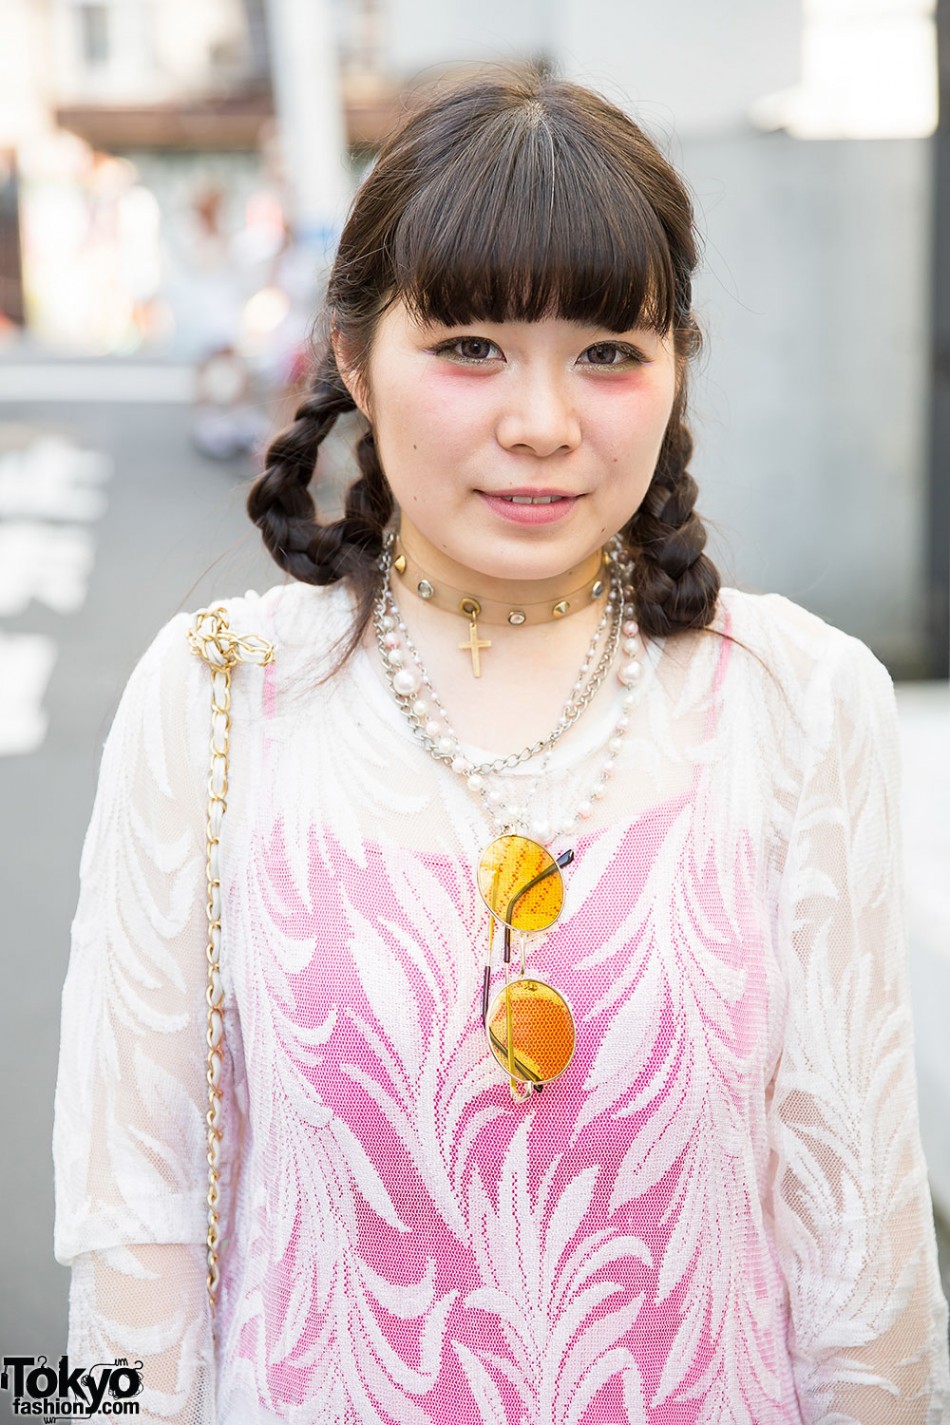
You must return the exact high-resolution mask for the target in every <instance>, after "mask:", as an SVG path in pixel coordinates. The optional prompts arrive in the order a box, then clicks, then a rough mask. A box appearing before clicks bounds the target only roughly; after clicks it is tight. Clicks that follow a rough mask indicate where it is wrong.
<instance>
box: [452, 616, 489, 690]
mask: <svg viewBox="0 0 950 1425" xmlns="http://www.w3.org/2000/svg"><path fill="white" fill-rule="evenodd" d="M481 611H482V610H481V606H480V605H479V604H478V603H477V602H476V601H475V600H474V599H471V600H469V599H466V600H465V602H464V604H463V605H462V612H463V613H466V614H468V616H469V618H470V619H471V620H472V622H471V624H470V626H469V630H468V642H467V643H460V644H459V648H465V649H467V650H468V651H469V653H471V655H472V672H473V673H474V674H475V677H476V678H480V677H481V676H482V670H481V667H480V666H479V661H478V651H479V649H480V648H491V639H489V638H484V639H482V638H479V636H478V623H477V622H476V620H477V618H478V615H479V614H480V613H481Z"/></svg>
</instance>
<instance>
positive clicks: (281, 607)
mask: <svg viewBox="0 0 950 1425" xmlns="http://www.w3.org/2000/svg"><path fill="white" fill-rule="evenodd" d="M208 614H215V615H217V616H218V622H217V624H216V627H223V626H225V625H226V628H227V631H228V632H229V633H230V634H232V635H233V636H234V637H235V638H237V639H242V640H248V641H251V644H252V646H253V643H254V642H255V641H256V640H263V641H265V642H267V643H269V644H271V646H272V647H273V650H274V657H275V660H280V659H281V655H282V654H286V655H289V656H293V655H295V654H297V653H298V652H299V651H300V649H301V648H304V647H306V648H309V649H310V650H315V649H318V648H320V647H322V646H325V645H326V644H327V642H328V641H329V640H332V639H333V638H336V637H338V636H339V635H340V634H341V633H342V632H343V631H344V630H345V629H346V627H347V626H348V623H349V621H350V619H351V618H352V616H353V600H352V596H351V594H350V592H349V590H348V589H347V588H346V587H345V586H344V585H343V584H342V583H337V584H331V585H325V586H317V585H313V584H302V583H299V582H297V581H296V580H293V581H287V582H286V583H282V584H275V585H273V586H272V587H271V588H269V589H267V590H264V591H263V592H259V591H258V590H255V589H250V590H248V591H247V592H246V593H244V594H232V595H227V596H221V597H215V598H209V599H208V601H207V603H205V604H203V605H202V606H201V607H196V608H194V609H191V610H187V611H179V612H178V613H175V614H173V615H172V616H171V617H170V618H169V619H168V620H167V621H166V622H165V623H164V624H163V625H161V627H160V628H159V629H158V631H157V632H156V633H155V634H154V635H153V637H152V640H151V642H150V643H149V644H148V645H147V647H146V649H145V651H144V653H143V654H142V655H141V657H140V658H139V661H138V664H137V666H136V670H135V674H133V677H138V678H145V677H147V676H148V675H150V674H151V675H154V674H158V673H161V674H162V675H164V676H170V677H174V676H175V675H176V673H177V674H179V675H182V676H183V675H184V674H185V673H186V671H187V670H188V669H190V668H191V667H193V665H194V664H195V662H196V661H200V660H196V659H195V657H194V656H193V655H194V654H195V653H196V652H197V651H198V650H197V648H196V646H195V639H194V638H192V637H191V636H190V635H191V634H192V632H194V631H196V630H198V629H199V621H200V620H201V618H202V616H203V615H208ZM199 641H200V640H199ZM250 661H254V660H253V659H251V660H250Z"/></svg>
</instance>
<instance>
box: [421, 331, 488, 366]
mask: <svg viewBox="0 0 950 1425" xmlns="http://www.w3.org/2000/svg"><path fill="white" fill-rule="evenodd" d="M492 350H495V351H497V350H498V348H497V346H495V343H494V342H493V341H489V340H488V338H487V337H485V336H459V337H456V338H455V340H454V341H444V342H442V344H441V345H440V346H437V347H436V351H437V352H438V353H442V352H444V353H445V354H446V355H448V356H454V357H456V359H457V360H459V361H468V362H470V363H471V364H472V365H473V366H483V365H484V364H485V358H486V357H487V356H488V355H489V353H490V352H491V351H492Z"/></svg>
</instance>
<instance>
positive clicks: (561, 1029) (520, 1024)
mask: <svg viewBox="0 0 950 1425" xmlns="http://www.w3.org/2000/svg"><path fill="white" fill-rule="evenodd" d="M508 988H509V992H510V995H511V1020H510V1023H511V1044H512V1047H513V1050H514V1053H513V1056H512V1057H511V1060H510V1061H509V1054H508V1025H509V1016H508V1006H507V1004H506V1001H505V991H504V990H502V991H501V993H500V994H499V995H497V996H496V998H495V1000H494V1002H493V1004H492V1007H491V1009H490V1010H489V1012H488V1024H487V1030H488V1043H489V1045H490V1047H491V1051H492V1053H493V1054H494V1056H495V1058H496V1059H497V1060H498V1062H499V1064H500V1065H501V1067H502V1068H503V1069H504V1070H505V1072H506V1073H513V1076H514V1077H515V1078H517V1079H521V1080H522V1081H523V1082H524V1083H541V1084H546V1083H547V1082H548V1080H549V1079H556V1078H557V1076H558V1074H563V1072H564V1070H565V1069H566V1068H567V1066H568V1064H569V1063H570V1062H571V1058H572V1057H573V1054H574V1020H573V1017H572V1015H571V1011H570V1009H569V1008H568V1006H567V1001H566V1000H565V999H564V997H563V996H562V995H560V994H558V992H557V990H555V989H553V988H552V987H551V985H546V984H545V983H544V981H543V980H513V981H512V983H511V984H510V985H509V987H508Z"/></svg>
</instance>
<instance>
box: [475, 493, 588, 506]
mask: <svg viewBox="0 0 950 1425" xmlns="http://www.w3.org/2000/svg"><path fill="white" fill-rule="evenodd" d="M482 493H483V494H486V495H488V496H489V498H490V499H493V500H504V501H506V503H507V504H509V505H555V504H558V503H559V502H560V501H562V500H576V499H579V498H580V497H579V496H578V495H495V494H492V493H491V491H489V490H484V491H482Z"/></svg>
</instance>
